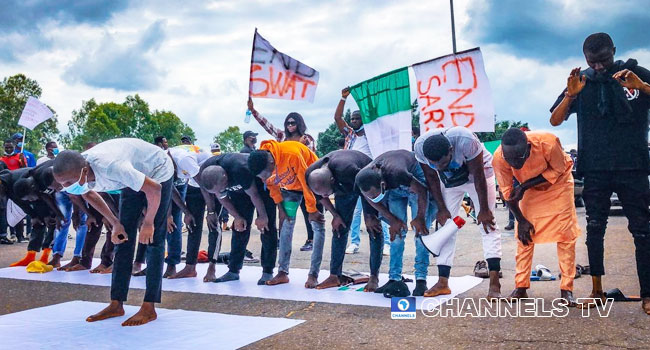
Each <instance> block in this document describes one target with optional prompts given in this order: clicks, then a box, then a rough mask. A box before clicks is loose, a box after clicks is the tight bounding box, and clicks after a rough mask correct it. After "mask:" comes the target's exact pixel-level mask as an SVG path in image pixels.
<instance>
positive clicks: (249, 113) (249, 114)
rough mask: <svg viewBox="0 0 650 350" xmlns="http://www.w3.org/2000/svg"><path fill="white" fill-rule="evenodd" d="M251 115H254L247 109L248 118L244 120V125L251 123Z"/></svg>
mask: <svg viewBox="0 0 650 350" xmlns="http://www.w3.org/2000/svg"><path fill="white" fill-rule="evenodd" d="M251 115H253V113H252V112H251V111H250V109H247V110H246V117H245V118H244V123H246V124H248V123H250V122H251Z"/></svg>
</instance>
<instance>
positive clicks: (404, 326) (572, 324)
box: [0, 207, 650, 349]
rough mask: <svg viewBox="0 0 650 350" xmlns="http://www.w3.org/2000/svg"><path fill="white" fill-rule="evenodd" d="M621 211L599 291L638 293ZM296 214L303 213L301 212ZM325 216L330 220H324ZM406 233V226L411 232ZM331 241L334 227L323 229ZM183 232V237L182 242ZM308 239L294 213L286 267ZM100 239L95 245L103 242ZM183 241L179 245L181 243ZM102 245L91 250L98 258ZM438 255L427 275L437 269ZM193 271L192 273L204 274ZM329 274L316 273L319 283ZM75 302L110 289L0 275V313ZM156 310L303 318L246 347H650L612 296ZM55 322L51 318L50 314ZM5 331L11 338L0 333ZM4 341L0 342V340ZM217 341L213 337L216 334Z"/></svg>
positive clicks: (582, 292) (553, 289) (473, 233)
mask: <svg viewBox="0 0 650 350" xmlns="http://www.w3.org/2000/svg"><path fill="white" fill-rule="evenodd" d="M614 214H618V215H615V216H612V217H611V218H610V220H609V228H608V230H607V235H606V242H605V268H606V271H607V275H606V276H605V277H604V288H605V289H606V290H607V289H609V288H614V287H617V288H620V289H621V290H622V291H623V292H624V293H625V294H627V295H635V294H637V295H638V291H639V284H638V281H637V276H636V265H635V258H634V244H633V240H632V236H631V235H630V233H629V232H628V231H627V220H626V219H625V217H623V216H621V213H620V211H618V212H614ZM299 215H300V214H299ZM496 217H497V220H498V223H499V224H500V226H501V227H503V226H505V224H506V223H507V211H506V210H505V209H504V208H502V207H499V208H498V209H497V211H496ZM578 217H579V220H580V226H581V227H582V228H583V229H584V227H585V219H584V209H582V208H579V209H578ZM330 219H331V218H330V217H328V218H327V220H328V226H329V221H330ZM258 235H259V233H258V232H257V231H256V230H254V234H253V235H252V237H251V240H250V243H249V249H250V250H251V251H253V252H254V254H255V255H256V256H258V255H259V251H260V247H261V244H260V241H259V239H258ZM366 235H367V234H366V233H365V231H364V232H362V236H361V237H362V244H361V249H360V252H359V253H358V254H355V255H346V259H345V267H346V268H354V269H357V270H359V271H368V266H367V262H368V253H367V252H368V239H367V236H366ZM412 235H413V233H412V232H409V237H412ZM478 235H479V233H478V227H477V226H475V225H471V224H469V225H466V226H465V227H464V228H463V229H462V230H461V232H460V233H459V237H458V241H457V250H456V257H455V265H454V267H453V269H452V276H462V275H468V274H472V271H473V268H474V264H475V263H476V261H478V260H482V259H483V253H482V247H481V240H480V238H479V236H478ZM327 237H328V238H329V237H331V231H330V228H329V227H328V236H327ZM185 238H186V237H184V239H185ZM305 239H306V231H305V226H304V223H303V222H302V220H301V218H300V217H299V218H298V224H297V225H296V231H295V235H294V247H293V248H294V249H293V252H294V253H293V256H292V260H291V266H292V267H301V268H308V267H309V257H310V252H301V251H299V248H300V246H301V245H302V244H303V243H304V241H305ZM102 242H103V238H102V239H101V240H100V243H99V244H98V247H100V246H101V243H102ZM229 242H230V234H229V233H226V234H225V235H224V240H223V248H222V250H223V251H228V250H229V245H230V243H229ZM73 246H74V240H69V241H68V249H67V252H66V258H69V257H70V256H71V255H72V249H73ZM184 246H185V244H184ZM329 247H330V242H329V241H326V246H325V253H324V257H323V258H324V261H323V265H322V266H323V269H327V268H328V266H329ZM206 248H207V231H204V236H203V240H202V248H201V249H206ZM576 249H577V253H576V262H577V263H578V264H581V265H587V264H588V261H587V249H586V246H585V244H584V233H583V234H582V236H581V237H580V238H579V240H578V244H577V248H576ZM25 250H26V244H15V245H13V246H4V245H3V246H0V267H6V266H8V265H9V264H10V263H11V262H13V261H15V260H17V259H19V258H21V257H22V256H23V255H24V253H25ZM515 251H516V243H515V240H514V237H513V233H512V232H504V233H503V260H502V269H503V275H504V276H503V279H501V284H502V289H501V290H502V294H503V295H508V294H509V293H510V292H511V291H512V289H513V288H514V265H515V259H514V256H515ZM98 254H99V251H98V252H97V253H96V256H98ZM413 257H414V243H413V240H412V239H407V245H406V250H405V256H404V261H405V264H404V273H405V274H412V273H413V265H412V261H413ZM388 260H389V259H388V257H385V258H384V261H383V264H382V272H387V270H388ZM434 264H435V260H434V259H432V265H431V266H430V268H429V273H430V274H432V275H435V274H436V273H437V269H436V268H435V265H434ZM536 264H544V265H546V266H547V267H549V268H550V269H551V270H552V272H553V273H554V274H555V275H557V274H558V273H559V269H558V266H557V256H556V250H555V245H554V244H545V245H539V246H537V247H536V250H535V258H534V261H533V265H536ZM201 277H202V276H199V277H198V278H201ZM325 277H326V276H320V279H321V280H323V279H324V278H325ZM559 283H560V282H559V280H556V281H549V282H531V289H530V290H529V296H530V297H534V298H544V302H545V303H546V304H549V305H550V303H551V301H552V300H553V299H554V298H557V297H559V293H560V290H559ZM487 288H488V281H487V280H484V281H483V282H482V283H481V284H480V285H478V286H477V287H475V288H473V289H471V290H469V291H468V292H466V293H464V294H461V295H460V296H459V297H461V298H474V299H475V300H476V299H477V298H481V297H484V296H485V294H486V293H487ZM590 291H591V280H590V278H589V276H583V277H582V278H579V279H576V281H575V289H574V294H575V296H576V297H586V296H587V295H588V294H589V292H590ZM143 295H144V291H142V290H131V291H130V293H129V300H128V302H127V303H128V304H132V305H139V303H140V301H141V300H142V297H143ZM72 300H87V301H97V302H108V300H109V288H107V287H95V286H85V285H84V286H81V285H72V284H65V283H49V282H36V281H21V280H11V279H0V314H7V313H12V312H17V311H22V310H26V309H31V308H36V307H41V306H46V305H52V304H57V303H61V302H66V301H72ZM160 307H163V308H169V309H184V310H196V311H207V312H220V313H229V314H237V315H247V316H267V317H288V318H294V319H302V320H306V322H304V323H302V324H300V325H298V326H296V327H293V328H291V329H289V330H287V331H284V332H282V333H278V334H275V335H273V336H271V337H268V338H265V339H262V340H260V341H258V342H255V343H253V344H250V345H249V346H247V347H246V348H250V349H258V348H277V349H298V348H311V349H322V348H330V349H340V348H347V349H378V348H382V349H398V348H399V349H402V348H403V349H435V348H446V349H466V348H476V347H481V348H485V349H492V348H498V349H501V348H505V349H536V348H551V347H552V348H553V349H565V348H566V349H583V348H584V349H612V348H614V349H616V348H621V349H647V348H650V345H649V344H650V336H649V334H650V316H647V315H645V314H644V313H643V312H642V310H641V303H640V302H629V303H615V304H614V306H613V307H612V309H611V312H610V314H609V316H608V317H599V316H598V315H597V314H596V315H594V314H591V316H590V317H583V316H582V312H581V310H578V309H571V310H570V312H569V314H568V316H566V317H532V318H523V317H503V318H478V317H455V318H448V317H435V318H428V317H424V316H423V315H422V314H421V313H419V312H418V315H417V318H416V319H415V320H391V318H390V309H388V308H377V307H365V306H351V305H339V304H329V303H320V302H318V303H310V302H296V301H283V300H271V299H259V298H247V297H232V296H222V295H206V294H195V293H176V292H164V293H163V299H162V304H160ZM52 322H56V320H52ZM197 327H206V331H209V329H210V327H219V325H197ZM3 336H8V335H6V334H5V335H3ZM0 348H1V346H0ZM215 348H219V347H218V339H215Z"/></svg>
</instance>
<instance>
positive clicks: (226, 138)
mask: <svg viewBox="0 0 650 350" xmlns="http://www.w3.org/2000/svg"><path fill="white" fill-rule="evenodd" d="M214 142H216V143H218V144H219V146H221V151H222V152H230V153H237V152H239V150H240V149H241V148H242V147H244V134H243V133H242V132H241V131H240V130H239V127H238V126H229V127H228V129H226V130H224V131H222V132H220V133H219V134H218V135H217V136H215V137H214Z"/></svg>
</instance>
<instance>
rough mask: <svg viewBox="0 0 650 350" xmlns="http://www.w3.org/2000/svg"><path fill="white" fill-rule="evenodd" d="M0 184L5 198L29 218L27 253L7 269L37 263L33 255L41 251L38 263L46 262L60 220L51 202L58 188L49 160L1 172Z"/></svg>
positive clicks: (55, 207)
mask: <svg viewBox="0 0 650 350" xmlns="http://www.w3.org/2000/svg"><path fill="white" fill-rule="evenodd" d="M0 183H1V184H2V187H3V191H4V193H5V196H6V197H7V198H8V199H11V200H12V201H13V202H14V203H16V205H18V206H19V207H20V208H21V209H22V210H23V211H24V212H25V213H26V214H27V215H29V216H31V217H32V219H31V225H32V233H31V235H30V238H29V244H28V245H27V254H26V255H25V257H24V258H23V259H21V260H19V261H16V262H14V263H12V264H11V265H10V266H27V265H28V264H29V263H30V262H32V261H34V260H36V253H37V252H39V251H40V250H41V249H43V253H42V255H41V257H40V259H39V260H40V261H42V262H44V263H48V262H49V257H50V252H51V249H50V245H51V243H52V240H53V238H54V230H55V227H56V226H59V225H60V224H61V221H62V220H63V215H62V214H61V212H60V211H59V209H58V208H57V206H56V203H55V200H54V192H55V189H60V188H61V187H60V185H58V184H57V183H56V182H55V181H54V177H53V175H52V163H51V161H47V162H45V163H43V164H41V165H39V166H37V167H35V168H21V169H16V170H13V171H9V170H4V171H2V172H1V173H0Z"/></svg>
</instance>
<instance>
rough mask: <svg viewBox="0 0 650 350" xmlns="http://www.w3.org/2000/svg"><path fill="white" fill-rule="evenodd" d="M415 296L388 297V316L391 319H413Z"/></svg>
mask: <svg viewBox="0 0 650 350" xmlns="http://www.w3.org/2000/svg"><path fill="white" fill-rule="evenodd" d="M415 314H416V312H415V297H405V298H396V297H393V298H391V299H390V318H391V319H393V320H414V319H415Z"/></svg>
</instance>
